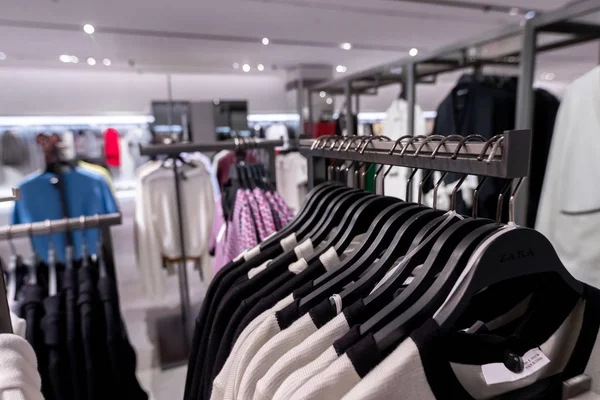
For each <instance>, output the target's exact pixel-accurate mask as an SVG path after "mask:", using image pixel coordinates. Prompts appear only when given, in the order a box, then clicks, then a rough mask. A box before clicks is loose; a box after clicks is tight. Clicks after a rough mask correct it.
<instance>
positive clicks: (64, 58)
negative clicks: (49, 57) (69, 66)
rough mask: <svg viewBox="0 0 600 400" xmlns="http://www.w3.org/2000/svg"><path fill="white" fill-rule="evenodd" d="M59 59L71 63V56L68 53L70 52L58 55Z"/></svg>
mask: <svg viewBox="0 0 600 400" xmlns="http://www.w3.org/2000/svg"><path fill="white" fill-rule="evenodd" d="M58 59H59V60H60V61H61V62H64V63H70V62H71V56H70V55H68V54H61V55H60V57H58Z"/></svg>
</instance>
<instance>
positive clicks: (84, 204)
mask: <svg viewBox="0 0 600 400" xmlns="http://www.w3.org/2000/svg"><path fill="white" fill-rule="evenodd" d="M54 177H56V175H55V174H53V173H50V172H44V173H42V174H37V175H32V176H30V177H28V178H26V179H25V181H23V182H21V184H20V185H19V188H20V189H21V200H17V201H15V207H14V210H13V217H12V223H13V224H24V223H29V222H40V221H45V220H46V219H50V220H55V219H62V218H63V217H64V216H63V210H62V206H61V200H60V193H59V190H58V187H56V186H55V185H53V184H52V183H51V182H50V180H51V179H52V178H54ZM61 179H62V183H63V186H64V193H65V195H66V202H67V208H68V216H69V217H71V218H73V217H79V216H82V215H85V216H93V215H96V214H110V213H115V212H119V207H118V206H117V203H116V201H115V199H114V197H113V195H112V192H111V191H110V188H109V187H108V184H107V183H106V181H105V180H104V178H102V177H101V176H99V175H96V174H93V173H91V172H88V171H85V170H83V169H82V168H75V169H71V170H67V171H65V172H63V173H62V174H61ZM50 236H52V242H53V243H54V248H55V249H56V258H57V260H59V261H64V260H65V247H66V243H67V241H66V233H54V234H52V235H35V236H33V238H32V245H33V248H34V250H35V251H36V252H37V253H38V254H39V256H40V258H41V259H42V260H44V261H47V258H48V244H49V239H50ZM71 236H72V237H73V245H74V249H73V251H74V255H75V257H76V258H80V257H81V253H82V251H81V250H82V244H83V240H85V241H86V243H87V246H88V252H89V253H90V254H94V253H96V246H97V242H98V239H99V229H96V228H94V229H86V230H85V231H81V230H77V231H72V232H71Z"/></svg>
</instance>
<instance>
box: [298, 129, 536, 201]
mask: <svg viewBox="0 0 600 400" xmlns="http://www.w3.org/2000/svg"><path fill="white" fill-rule="evenodd" d="M436 139H437V140H436ZM471 139H473V138H471ZM353 141H354V143H353ZM356 143H358V146H356V145H355V144H356ZM351 144H354V146H350V145H351ZM344 145H345V146H344ZM530 149H531V131H529V130H520V131H508V132H505V133H504V134H503V135H497V136H495V137H494V138H492V139H490V140H488V141H481V140H480V139H479V140H477V141H472V140H469V137H467V138H466V139H463V140H457V139H453V138H451V137H447V138H446V139H444V140H441V139H439V138H436V137H431V136H430V137H429V138H406V139H405V140H399V141H396V142H394V141H386V140H381V139H380V140H376V139H375V138H367V137H362V138H361V137H358V136H357V137H354V138H348V137H345V138H344V137H323V138H319V139H317V140H306V139H305V140H301V141H300V144H299V150H300V152H301V153H302V154H303V155H304V156H305V157H307V160H308V186H309V189H312V188H313V187H314V186H316V185H318V184H319V183H321V182H324V181H326V180H328V176H327V168H328V165H327V160H328V159H337V160H348V161H360V162H364V163H374V164H382V165H395V166H400V167H411V168H418V169H429V170H435V171H442V172H456V173H461V174H469V175H478V176H488V177H496V178H507V179H515V178H522V177H525V176H527V174H528V173H529V154H530Z"/></svg>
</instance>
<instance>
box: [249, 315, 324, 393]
mask: <svg viewBox="0 0 600 400" xmlns="http://www.w3.org/2000/svg"><path fill="white" fill-rule="evenodd" d="M316 331H317V327H316V326H315V324H314V322H313V320H312V318H311V317H310V315H309V314H305V315H304V316H302V317H301V318H300V319H298V320H297V321H296V322H294V323H293V324H292V325H291V326H290V327H288V328H287V329H284V330H283V331H281V332H279V333H278V334H277V335H275V336H274V337H273V338H272V339H271V340H269V341H268V342H267V343H266V344H265V345H264V346H262V348H261V349H260V350H259V351H258V352H257V353H256V355H255V356H254V357H253V358H252V361H251V362H250V364H248V368H246V371H245V373H244V376H243V377H242V382H241V384H240V391H239V392H238V399H240V400H252V398H253V397H254V389H255V388H256V383H257V382H258V381H259V379H260V378H262V377H263V376H264V374H266V373H267V371H268V370H269V367H270V366H271V365H273V363H275V362H276V361H277V360H278V359H279V357H281V356H283V355H284V354H285V353H286V352H288V351H289V350H291V349H292V348H294V347H295V346H297V345H299V344H300V343H302V341H303V340H304V339H306V338H307V337H309V336H310V335H312V334H313V333H315V332H316Z"/></svg>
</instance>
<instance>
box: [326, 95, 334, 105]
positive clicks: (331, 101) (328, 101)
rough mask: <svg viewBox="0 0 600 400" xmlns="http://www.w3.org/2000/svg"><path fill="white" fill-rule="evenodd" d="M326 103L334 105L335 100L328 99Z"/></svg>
mask: <svg viewBox="0 0 600 400" xmlns="http://www.w3.org/2000/svg"><path fill="white" fill-rule="evenodd" d="M325 103H327V104H332V103H333V99H332V98H331V97H328V98H327V100H325Z"/></svg>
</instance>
